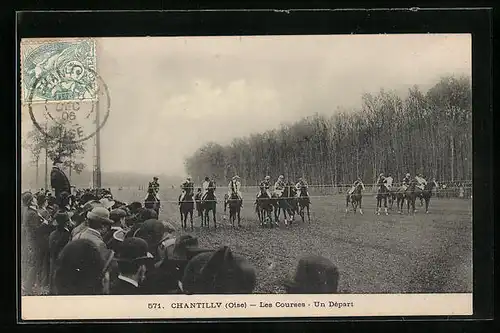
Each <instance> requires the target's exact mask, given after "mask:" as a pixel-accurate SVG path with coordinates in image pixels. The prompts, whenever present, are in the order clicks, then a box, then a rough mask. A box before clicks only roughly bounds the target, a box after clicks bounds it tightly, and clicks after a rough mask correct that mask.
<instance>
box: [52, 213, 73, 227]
mask: <svg viewBox="0 0 500 333" xmlns="http://www.w3.org/2000/svg"><path fill="white" fill-rule="evenodd" d="M54 219H55V221H56V223H57V225H59V226H64V225H67V224H68V223H70V218H69V214H68V213H67V212H65V211H58V212H57V213H56V215H55V217H54Z"/></svg>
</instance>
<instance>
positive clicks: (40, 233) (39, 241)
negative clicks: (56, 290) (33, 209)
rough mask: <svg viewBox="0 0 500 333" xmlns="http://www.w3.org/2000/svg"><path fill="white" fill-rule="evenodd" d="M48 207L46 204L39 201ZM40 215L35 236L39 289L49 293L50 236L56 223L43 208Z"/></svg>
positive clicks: (39, 210) (39, 212) (39, 211)
mask: <svg viewBox="0 0 500 333" xmlns="http://www.w3.org/2000/svg"><path fill="white" fill-rule="evenodd" d="M37 201H38V202H40V203H42V205H44V206H45V205H46V202H43V201H42V200H37ZM38 215H39V217H40V222H41V223H40V225H39V226H38V227H37V229H36V234H35V244H36V245H35V251H36V258H37V259H36V267H37V269H36V271H37V276H38V278H37V281H38V287H39V289H40V292H41V293H44V294H45V293H48V291H49V281H50V280H49V277H50V251H49V236H50V233H51V232H52V231H54V230H55V221H54V220H53V218H52V217H51V216H50V215H49V213H48V212H47V211H46V210H44V208H43V206H42V208H40V207H39V208H38Z"/></svg>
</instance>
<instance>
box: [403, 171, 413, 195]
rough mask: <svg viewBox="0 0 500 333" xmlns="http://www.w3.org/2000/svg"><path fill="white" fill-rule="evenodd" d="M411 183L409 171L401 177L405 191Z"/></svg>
mask: <svg viewBox="0 0 500 333" xmlns="http://www.w3.org/2000/svg"><path fill="white" fill-rule="evenodd" d="M410 183H411V176H410V173H409V172H408V173H407V174H406V176H405V177H404V178H403V184H402V187H403V189H404V190H405V191H406V190H407V189H408V186H410Z"/></svg>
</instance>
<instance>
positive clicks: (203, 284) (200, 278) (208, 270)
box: [180, 246, 256, 294]
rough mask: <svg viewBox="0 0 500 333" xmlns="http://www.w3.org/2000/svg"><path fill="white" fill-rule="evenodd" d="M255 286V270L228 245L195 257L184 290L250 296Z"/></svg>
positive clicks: (183, 280)
mask: <svg viewBox="0 0 500 333" xmlns="http://www.w3.org/2000/svg"><path fill="white" fill-rule="evenodd" d="M255 283H256V274H255V268H254V267H253V266H252V265H251V264H250V263H249V262H248V261H247V260H246V259H245V258H243V257H242V256H239V255H236V254H233V253H232V252H231V250H230V249H229V247H227V246H224V247H221V248H220V249H219V250H217V251H215V252H205V253H200V254H198V255H196V256H195V257H194V258H192V259H191V260H190V261H189V263H188V264H187V266H186V269H185V270H184V276H183V278H182V284H181V286H180V287H181V288H182V290H183V292H184V293H185V294H250V293H252V291H253V289H254V288H255Z"/></svg>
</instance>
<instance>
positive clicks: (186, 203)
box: [179, 193, 194, 230]
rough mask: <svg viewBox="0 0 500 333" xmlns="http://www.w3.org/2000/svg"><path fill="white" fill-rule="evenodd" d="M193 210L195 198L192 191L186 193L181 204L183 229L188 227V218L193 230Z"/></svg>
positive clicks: (180, 211)
mask: <svg viewBox="0 0 500 333" xmlns="http://www.w3.org/2000/svg"><path fill="white" fill-rule="evenodd" d="M193 211H194V200H193V194H192V193H186V195H185V196H184V198H183V199H182V201H181V202H180V205H179V213H180V214H181V225H182V229H183V230H184V229H187V218H188V215H189V219H190V221H191V230H193V229H194V228H193Z"/></svg>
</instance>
